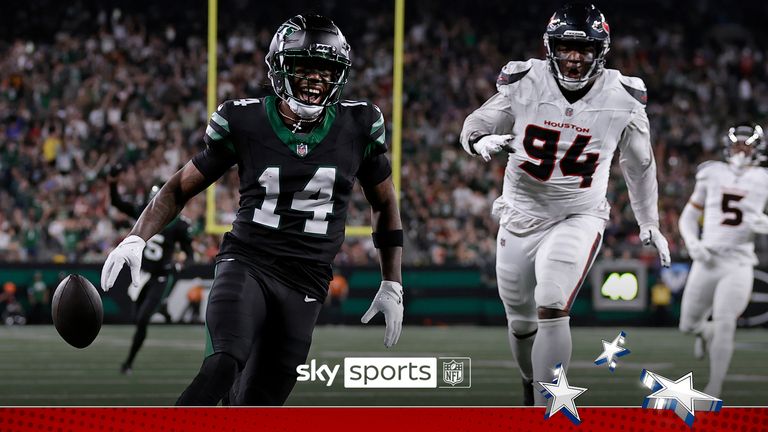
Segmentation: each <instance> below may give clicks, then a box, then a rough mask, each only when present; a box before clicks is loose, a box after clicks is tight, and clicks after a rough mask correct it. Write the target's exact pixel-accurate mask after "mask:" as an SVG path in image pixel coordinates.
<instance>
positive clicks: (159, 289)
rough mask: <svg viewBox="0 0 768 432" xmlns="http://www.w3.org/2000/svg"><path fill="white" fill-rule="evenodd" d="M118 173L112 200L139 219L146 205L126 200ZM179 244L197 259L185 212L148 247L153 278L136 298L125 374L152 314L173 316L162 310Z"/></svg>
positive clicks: (147, 267)
mask: <svg viewBox="0 0 768 432" xmlns="http://www.w3.org/2000/svg"><path fill="white" fill-rule="evenodd" d="M115 174H117V173H112V175H110V176H108V177H107V183H108V184H109V197H110V202H111V203H112V205H113V206H114V207H115V208H117V209H118V210H120V211H121V212H123V213H125V214H126V215H128V216H129V217H131V218H133V219H138V218H139V215H141V212H142V210H143V209H144V206H136V205H134V204H131V203H129V202H127V201H125V200H123V198H122V197H121V196H120V193H119V192H118V190H117V177H116V175H115ZM160 187H161V185H154V186H152V189H151V192H150V194H149V197H148V199H147V202H149V200H151V199H152V198H153V197H154V195H155V194H157V192H158V191H159V190H160ZM176 244H178V245H179V247H180V248H181V250H182V251H184V254H185V255H186V257H187V258H186V259H187V263H189V262H191V261H192V259H193V251H192V236H191V234H190V227H189V223H188V222H187V220H186V219H185V218H183V217H181V216H179V217H177V218H175V219H173V220H172V221H171V222H170V223H169V224H168V225H167V226H166V227H165V228H163V230H162V231H161V232H160V233H158V234H155V235H154V236H152V237H151V238H150V239H149V240H148V241H147V246H146V248H144V253H143V257H142V258H143V259H142V261H141V271H142V272H143V273H146V274H148V275H149V278H148V279H147V277H146V276H145V277H144V278H143V279H146V280H147V281H146V282H145V283H144V285H143V286H142V287H141V291H140V292H139V295H138V297H137V298H136V302H135V303H136V332H135V333H134V334H133V342H132V343H131V350H130V351H129V352H128V357H127V358H126V359H125V361H124V362H123V363H122V364H121V365H120V372H121V373H122V374H124V375H130V374H131V372H132V371H133V360H134V359H135V358H136V354H138V352H139V350H140V349H141V346H142V345H143V344H144V339H145V338H146V337H147V326H148V325H149V319H150V318H151V317H152V315H153V314H154V313H155V312H160V313H162V314H163V315H164V316H165V317H166V321H167V320H169V319H170V316H169V315H168V312H167V311H166V310H165V309H164V308H162V310H161V305H163V301H164V300H165V299H166V298H167V297H168V295H169V294H170V292H171V290H172V289H173V284H174V279H175V277H174V276H175V271H174V270H175V268H174V262H173V252H174V250H175V247H176ZM143 279H142V280H143ZM132 283H133V284H135V285H137V286H138V284H139V283H140V282H139V279H138V278H133V282H132Z"/></svg>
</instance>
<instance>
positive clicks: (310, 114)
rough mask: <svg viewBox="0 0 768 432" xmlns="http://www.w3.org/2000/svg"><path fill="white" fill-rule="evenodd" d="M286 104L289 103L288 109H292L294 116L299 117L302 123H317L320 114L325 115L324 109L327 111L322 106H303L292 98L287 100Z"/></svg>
mask: <svg viewBox="0 0 768 432" xmlns="http://www.w3.org/2000/svg"><path fill="white" fill-rule="evenodd" d="M286 102H288V108H290V109H291V111H293V113H294V114H296V115H297V116H299V118H300V119H301V121H308V122H309V121H315V120H317V119H318V118H319V117H320V114H322V113H323V109H325V107H324V106H321V105H307V104H303V103H301V102H299V101H297V100H296V99H294V98H292V97H289V98H286Z"/></svg>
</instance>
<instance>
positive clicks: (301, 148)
mask: <svg viewBox="0 0 768 432" xmlns="http://www.w3.org/2000/svg"><path fill="white" fill-rule="evenodd" d="M307 150H308V149H307V145H306V144H304V143H301V144H299V145H297V146H296V154H297V155H299V156H301V157H304V156H306V155H307Z"/></svg>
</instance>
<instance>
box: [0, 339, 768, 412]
mask: <svg viewBox="0 0 768 432" xmlns="http://www.w3.org/2000/svg"><path fill="white" fill-rule="evenodd" d="M619 330H624V331H626V332H627V345H626V346H627V347H628V348H629V349H630V350H631V351H632V353H631V354H630V355H628V356H626V357H623V358H622V359H621V360H620V361H619V366H618V367H617V369H616V371H615V372H614V373H611V372H609V371H608V369H607V367H605V366H602V367H598V366H594V365H593V364H592V362H593V361H594V359H595V358H596V357H597V356H598V355H599V354H600V352H601V349H602V345H601V343H600V340H601V339H606V340H611V339H613V337H615V336H616V334H617V333H618V331H619ZM383 333H384V330H383V328H382V327H375V328H374V327H336V326H327V327H319V328H317V330H316V331H315V340H314V344H313V349H312V351H311V352H310V359H311V358H315V359H317V360H318V363H327V364H341V362H342V358H343V357H346V356H358V357H366V356H386V355H394V356H401V357H409V356H424V357H427V356H428V357H436V356H468V357H471V358H472V388H471V389H426V390H412V389H381V390H371V389H345V388H344V386H343V378H342V377H341V372H340V373H339V376H338V377H337V378H336V381H335V382H334V384H333V386H331V387H326V386H325V384H324V383H320V382H316V383H302V382H300V383H298V384H297V385H296V388H295V389H294V391H293V394H292V395H291V397H290V399H289V400H288V404H289V405H313V406H314V405H326V406H327V405H517V404H519V402H520V400H521V390H520V379H519V376H518V373H517V369H516V366H515V364H514V362H513V361H512V360H511V358H510V355H509V354H508V347H507V342H506V331H505V329H504V328H502V327H472V326H455V327H441V328H438V327H415V326H410V327H406V328H405V330H404V333H403V336H402V338H401V339H400V343H399V344H398V346H397V347H396V349H395V350H393V351H385V350H384V348H383V345H382V339H383ZM132 334H133V327H130V326H106V327H104V328H103V329H102V330H101V334H100V335H99V337H98V338H97V340H96V341H95V342H94V344H93V345H91V346H90V347H88V348H86V349H84V350H78V349H75V348H72V347H70V346H69V345H67V344H66V343H64V341H63V340H62V339H60V338H59V336H58V334H57V333H56V330H55V329H54V328H53V327H52V326H30V327H12V328H9V327H0V358H1V359H2V360H1V361H0V405H2V406H11V405H14V406H18V405H172V404H173V403H174V401H175V400H176V397H177V396H178V395H179V394H180V392H181V391H182V390H183V389H184V388H185V387H186V385H187V384H188V383H189V382H190V381H191V380H192V378H193V377H194V375H195V373H196V372H197V369H198V367H199V366H200V362H201V360H202V353H203V337H204V330H203V327H201V326H165V325H156V326H151V327H150V329H149V335H148V338H147V341H146V343H145V346H144V348H143V350H142V351H141V352H140V353H139V355H138V358H137V360H136V362H135V365H134V367H135V369H134V372H133V375H131V376H123V375H121V374H120V373H119V372H118V369H119V365H120V363H121V362H122V360H123V359H124V356H125V355H126V353H127V351H128V347H129V343H130V339H131V336H132ZM573 346H574V350H573V360H572V362H571V367H570V370H569V372H568V380H569V382H570V383H571V385H574V386H579V387H587V388H588V389H589V391H587V392H586V393H585V394H583V395H582V396H580V397H579V399H578V402H579V405H580V406H587V405H592V406H595V405H623V406H640V405H641V404H642V402H643V398H644V396H646V395H647V394H649V392H648V390H647V389H646V388H644V387H642V386H641V384H640V380H639V377H640V371H641V370H642V369H643V368H647V369H649V370H651V371H653V372H656V373H659V374H661V375H664V376H666V377H667V378H671V379H677V378H679V377H681V376H682V375H684V374H686V373H688V372H689V371H693V373H694V383H695V387H696V388H697V389H699V390H703V388H704V385H705V384H706V382H707V379H708V375H707V374H708V366H707V362H706V361H696V360H694V359H693V357H692V346H693V340H692V339H690V338H688V337H684V336H683V335H681V334H679V333H678V332H677V331H676V330H675V329H672V328H665V329H650V328H623V329H618V328H615V329H614V328H575V329H574V330H573ZM767 357H768V339H766V331H765V330H763V329H754V330H739V331H738V333H737V341H736V352H735V354H734V360H733V362H732V364H731V369H730V376H729V378H728V380H727V381H726V383H725V387H724V394H723V401H724V404H725V405H726V406H734V405H768V386H767V385H766V384H767V383H768V371H766V370H764V369H763V368H762V367H761V365H764V364H765V360H766V358H767ZM341 369H343V368H341Z"/></svg>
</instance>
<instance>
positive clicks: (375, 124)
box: [371, 114, 384, 135]
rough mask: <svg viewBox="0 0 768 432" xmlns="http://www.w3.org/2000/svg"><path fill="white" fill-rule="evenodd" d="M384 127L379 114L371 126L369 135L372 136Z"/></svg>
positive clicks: (382, 119) (382, 118)
mask: <svg viewBox="0 0 768 432" xmlns="http://www.w3.org/2000/svg"><path fill="white" fill-rule="evenodd" d="M382 126H384V116H383V115H381V114H379V119H378V120H376V122H375V123H373V126H371V135H373V133H374V132H376V130H377V129H379V128H381V127H382Z"/></svg>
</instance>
